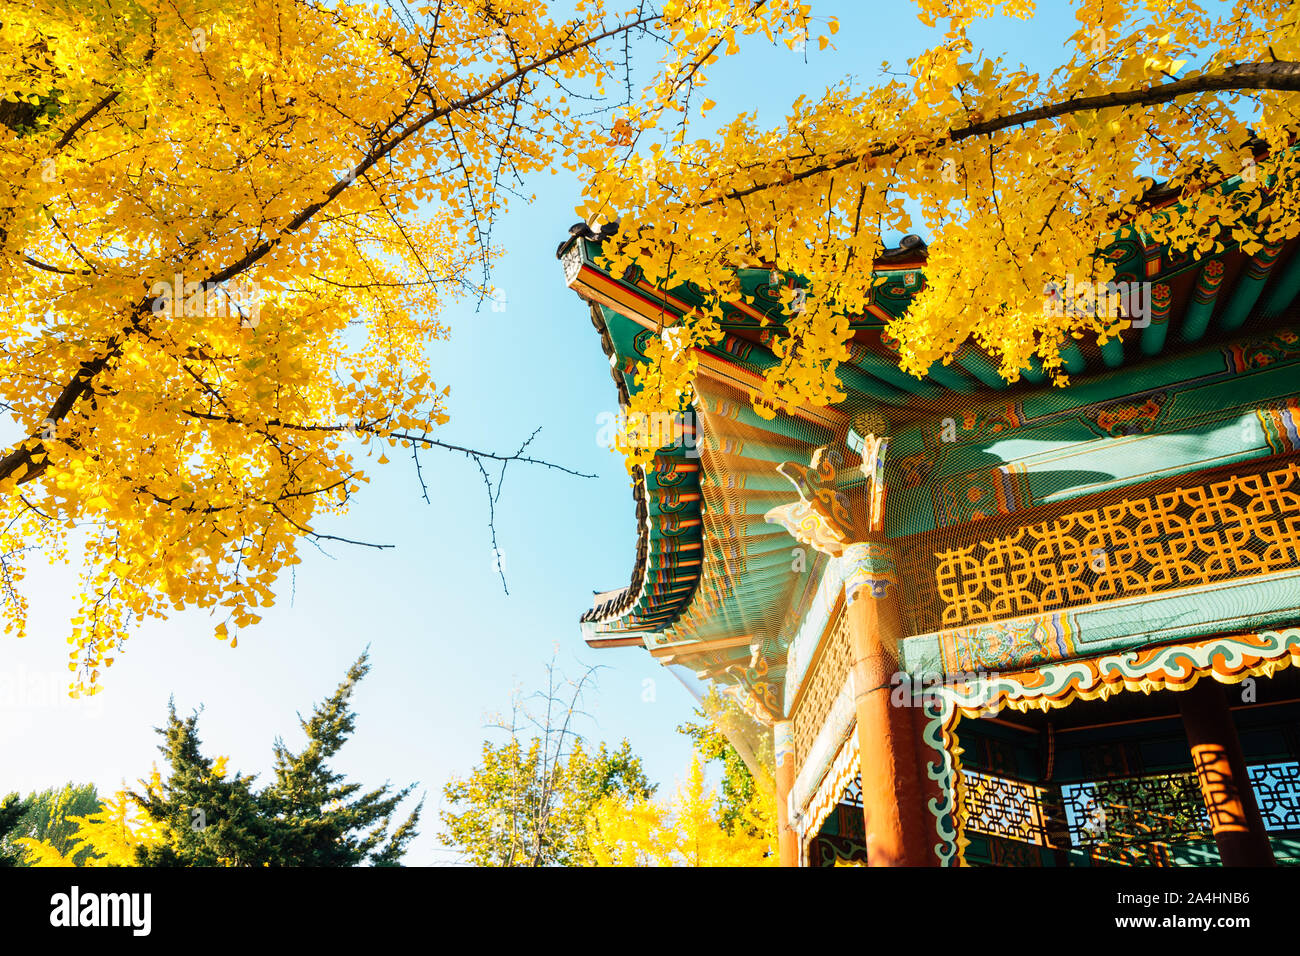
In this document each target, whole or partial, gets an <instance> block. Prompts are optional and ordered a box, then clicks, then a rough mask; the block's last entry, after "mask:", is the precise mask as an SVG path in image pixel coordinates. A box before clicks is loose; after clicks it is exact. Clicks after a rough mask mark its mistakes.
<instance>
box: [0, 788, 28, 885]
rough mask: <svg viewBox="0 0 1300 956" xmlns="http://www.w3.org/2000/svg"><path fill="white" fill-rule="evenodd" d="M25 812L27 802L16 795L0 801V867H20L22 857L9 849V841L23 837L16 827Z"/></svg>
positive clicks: (13, 794)
mask: <svg viewBox="0 0 1300 956" xmlns="http://www.w3.org/2000/svg"><path fill="white" fill-rule="evenodd" d="M26 812H27V802H26V801H25V800H23V799H22V798H20V797H19V796H18V794H16V793H11V794H9V795H8V796H7V797H5V798H4V799H3V800H0V867H7V866H21V865H22V856H23V855H22V854H21V853H19V852H18V851H17V850H15V849H11V848H10V846H9V841H10V840H11V839H14V838H17V837H20V836H22V835H23V834H22V832H21V831H20V830H19V828H18V825H19V821H21V820H22V818H23V815H24V814H25V813H26Z"/></svg>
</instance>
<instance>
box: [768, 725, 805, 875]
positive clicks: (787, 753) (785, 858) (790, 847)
mask: <svg viewBox="0 0 1300 956" xmlns="http://www.w3.org/2000/svg"><path fill="white" fill-rule="evenodd" d="M772 735H773V745H774V746H773V750H774V751H775V754H776V834H777V851H778V856H779V858H780V860H781V865H782V866H798V865H799V834H798V832H796V830H795V828H794V827H793V826H792V825H791V824H790V791H791V790H792V789H794V722H793V721H789V720H778V721H777V722H776V724H775V725H774V726H773V728H772Z"/></svg>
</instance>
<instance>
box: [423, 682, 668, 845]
mask: <svg viewBox="0 0 1300 956" xmlns="http://www.w3.org/2000/svg"><path fill="white" fill-rule="evenodd" d="M593 672H594V668H588V669H587V671H586V672H585V673H584V674H583V676H582V678H581V679H579V680H577V681H566V680H564V679H563V677H562V676H561V675H560V674H559V672H558V670H557V669H556V666H555V662H554V660H552V661H551V663H550V664H548V665H547V677H548V680H547V690H546V691H545V692H538V693H536V694H534V695H533V698H540V699H541V700H542V702H543V707H542V708H541V710H540V713H539V714H538V715H536V716H535V715H533V714H532V713H530V712H529V710H528V709H527V707H526V706H525V702H524V700H523V699H522V698H521V697H520V695H519V693H518V692H516V694H515V697H514V701H513V709H512V711H511V719H510V721H509V722H508V723H499V724H498V726H499V727H500V729H502V730H504V731H506V733H507V734H508V736H507V739H506V741H505V742H504V743H501V744H493V743H492V742H491V741H486V740H485V741H484V742H483V757H482V761H481V763H480V764H479V765H478V766H477V767H475V768H474V769H473V770H472V771H471V772H470V775H469V776H468V777H466V778H464V779H458V778H453V779H452V780H451V781H449V782H448V783H447V785H446V787H445V788H444V790H443V794H444V797H445V799H446V801H447V804H448V805H449V806H450V807H451V809H449V810H443V811H442V812H441V813H440V816H441V819H442V823H443V826H444V830H443V832H442V833H441V834H440V835H439V838H440V839H441V840H442V842H443V843H444V844H445V845H446V846H449V847H452V848H454V849H457V850H459V851H460V852H461V853H462V854H463V855H464V857H465V858H466V859H467V860H468V861H469V862H472V863H474V864H475V865H477V866H590V865H592V864H593V863H594V862H595V857H594V855H593V853H592V848H591V835H590V833H589V830H588V827H589V824H590V819H591V815H592V811H593V810H594V809H595V807H596V805H597V804H598V803H599V802H600V801H601V800H602V799H603V798H605V797H614V798H618V799H634V798H649V797H650V796H651V795H653V793H654V791H655V789H656V788H655V787H654V786H653V785H652V784H651V783H650V781H649V779H647V777H646V775H645V772H644V771H643V770H642V768H641V758H640V757H637V756H635V755H634V754H633V753H632V747H631V744H629V743H628V742H627V741H626V740H624V741H623V742H622V744H621V745H620V746H619V747H618V749H617V750H613V751H611V750H610V749H609V748H608V747H607V746H606V745H605V744H604V743H601V744H600V746H599V747H598V748H597V749H596V750H595V751H594V752H588V751H587V749H586V748H584V747H583V744H582V738H581V737H580V736H579V735H578V734H577V733H576V732H575V731H574V730H573V729H572V726H573V722H574V719H575V718H576V717H577V716H580V714H581V712H580V710H579V703H580V701H581V698H582V691H583V688H584V687H585V686H586V684H587V683H588V682H589V681H590V680H591V678H592V674H593ZM523 724H528V725H530V726H531V727H532V728H533V729H534V730H536V734H535V735H533V736H532V737H531V739H528V742H527V743H524V742H523V740H524V739H525V738H527V737H528V734H527V733H526V732H524V731H522V730H521V726H522V725H523Z"/></svg>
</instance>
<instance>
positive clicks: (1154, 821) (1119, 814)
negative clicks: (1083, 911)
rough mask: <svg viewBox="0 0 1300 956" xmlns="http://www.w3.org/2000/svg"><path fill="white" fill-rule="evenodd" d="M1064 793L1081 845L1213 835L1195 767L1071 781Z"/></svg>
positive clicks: (1074, 837)
mask: <svg viewBox="0 0 1300 956" xmlns="http://www.w3.org/2000/svg"><path fill="white" fill-rule="evenodd" d="M1061 798H1062V801H1063V803H1064V805H1065V813H1066V820H1067V823H1068V826H1069V833H1070V840H1071V842H1072V843H1073V844H1074V845H1075V846H1079V847H1089V846H1094V845H1100V844H1107V845H1111V846H1123V845H1128V844H1137V843H1170V842H1185V841H1188V840H1209V839H1212V838H1213V836H1212V834H1211V833H1210V820H1209V817H1208V816H1206V813H1205V801H1204V799H1203V798H1202V797H1201V787H1200V784H1199V783H1198V782H1197V780H1196V774H1195V773H1169V774H1160V775H1158V776H1151V777H1120V778H1116V779H1114V780H1098V781H1095V782H1092V783H1076V784H1068V785H1066V786H1063V787H1062V788H1061Z"/></svg>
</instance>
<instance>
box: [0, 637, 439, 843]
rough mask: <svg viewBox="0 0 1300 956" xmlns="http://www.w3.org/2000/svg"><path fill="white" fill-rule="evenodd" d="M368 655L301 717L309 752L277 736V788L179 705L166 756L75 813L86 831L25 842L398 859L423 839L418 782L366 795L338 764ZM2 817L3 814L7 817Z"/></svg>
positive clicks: (168, 729)
mask: <svg viewBox="0 0 1300 956" xmlns="http://www.w3.org/2000/svg"><path fill="white" fill-rule="evenodd" d="M369 669H370V665H369V663H368V656H367V655H366V654H362V655H361V657H360V658H358V659H357V661H356V663H354V664H353V665H352V666H351V667H350V668H349V669H348V672H347V676H346V678H345V679H344V681H343V682H342V683H341V684H340V685H339V687H338V689H337V690H336V691H335V692H334V694H333V695H332V696H331V697H329V698H328V699H327V700H326V701H324V702H323V703H321V704H319V705H317V707H316V708H315V709H314V710H313V712H312V715H311V717H310V718H308V719H305V720H303V721H301V726H302V730H303V732H304V733H305V734H306V737H307V740H306V744H305V745H304V746H303V748H302V749H301V750H299V751H293V750H290V749H289V748H287V747H286V746H285V745H284V744H283V742H281V741H280V740H278V739H277V740H276V742H275V750H274V752H275V765H274V769H273V777H272V780H271V782H270V783H268V784H267V785H266V786H264V787H261V788H257V787H255V786H254V782H255V778H254V777H252V776H250V775H246V774H240V773H235V774H231V773H230V772H229V771H228V770H227V768H226V763H227V760H226V758H225V757H220V758H216V759H212V758H209V757H207V756H205V755H204V754H203V750H202V743H201V741H200V739H199V735H198V715H197V714H194V715H191V716H189V717H186V718H181V717H179V716H178V715H177V713H176V708H175V706H174V705H172V706H171V707H170V708H169V712H168V716H167V722H166V724H165V725H164V726H162V727H160V728H158V732H159V734H160V735H161V736H162V738H163V743H162V745H161V746H160V747H159V750H161V751H162V753H163V756H164V758H165V760H166V764H167V773H166V775H163V774H162V773H160V772H159V771H157V770H155V771H154V773H153V775H152V776H151V777H150V778H149V779H148V780H143V781H141V785H142V792H127V791H120V792H119V793H117V794H115V795H114V797H113V798H112V799H110V800H109V801H107V803H106V804H105V805H104V806H103V808H102V809H100V810H98V812H93V813H90V814H87V815H85V816H75V817H69V819H70V820H71V821H72V822H73V823H74V825H75V828H74V829H73V830H72V832H70V833H67V834H64V835H63V836H62V837H60V838H59V839H58V840H55V839H50V838H29V839H19V840H18V841H17V842H18V845H19V846H20V847H22V848H23V849H24V850H25V851H26V852H27V853H28V855H29V859H30V861H31V862H32V863H34V864H35V865H44V866H68V865H86V866H360V865H365V864H368V865H372V866H394V865H399V864H400V862H401V859H402V856H403V854H404V853H405V851H406V848H407V845H408V844H409V843H410V841H411V840H412V839H413V838H414V837H415V836H416V832H417V830H416V828H417V826H418V823H419V819H420V809H421V805H422V802H421V805H417V806H416V807H415V808H414V809H413V810H412V811H411V813H410V814H409V815H408V816H407V817H406V818H405V819H404V820H402V821H401V822H400V823H398V824H397V825H396V826H393V824H394V820H395V816H396V814H397V811H398V806H399V804H400V803H401V802H402V801H403V800H404V799H406V797H407V796H409V795H410V794H411V791H412V789H413V787H411V786H408V787H404V788H402V789H400V790H397V791H392V790H390V788H389V787H388V786H387V785H385V786H383V787H380V788H378V789H376V790H370V791H366V792H364V793H363V792H362V786H361V784H359V783H351V782H347V781H346V780H345V779H344V777H343V776H342V775H341V774H338V773H335V772H334V771H332V770H331V769H330V767H329V765H328V762H329V760H330V759H331V758H333V757H334V756H335V755H336V754H337V753H338V751H339V749H340V748H341V747H342V746H343V744H344V743H346V742H347V740H348V738H349V737H350V736H351V734H352V732H353V730H354V729H355V723H356V721H355V715H354V713H353V711H352V709H351V704H350V701H351V697H352V694H353V691H354V690H355V687H356V684H357V682H358V681H360V680H361V679H362V678H363V677H364V676H365V675H366V674H367V672H368V671H369ZM0 822H2V818H0Z"/></svg>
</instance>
